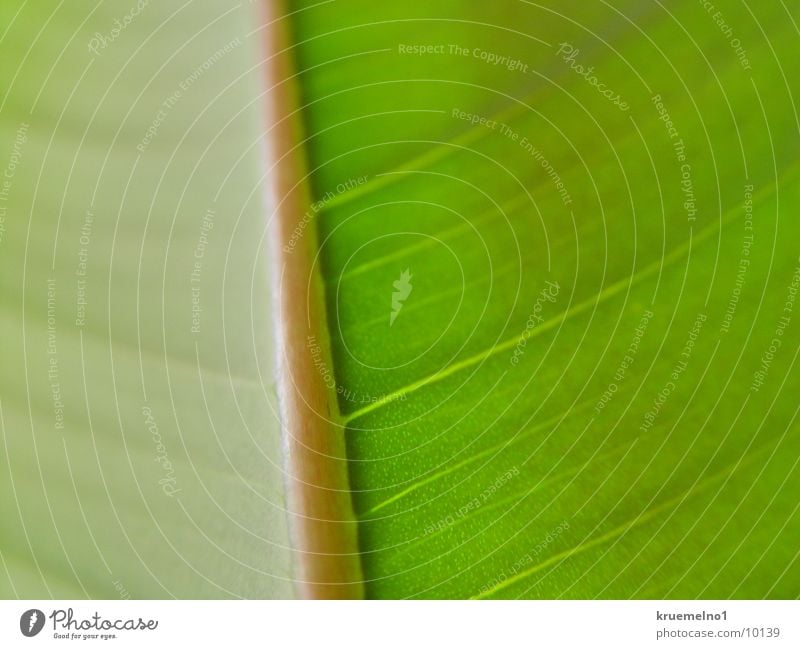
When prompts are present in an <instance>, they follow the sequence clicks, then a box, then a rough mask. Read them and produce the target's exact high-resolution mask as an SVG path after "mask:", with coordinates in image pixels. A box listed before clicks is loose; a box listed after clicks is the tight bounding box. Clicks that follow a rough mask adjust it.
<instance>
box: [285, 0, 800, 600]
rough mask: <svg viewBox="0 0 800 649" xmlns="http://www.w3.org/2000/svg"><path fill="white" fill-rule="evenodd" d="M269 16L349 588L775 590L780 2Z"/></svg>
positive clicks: (785, 497)
mask: <svg viewBox="0 0 800 649" xmlns="http://www.w3.org/2000/svg"><path fill="white" fill-rule="evenodd" d="M292 9H293V11H294V12H295V13H293V14H292V19H293V25H294V30H295V40H296V43H297V46H296V48H295V54H296V59H297V69H298V79H299V83H300V87H301V89H302V93H303V101H302V105H303V116H304V119H305V122H306V127H307V138H308V139H307V141H306V145H307V149H308V155H309V159H310V165H309V167H310V178H311V182H312V186H313V190H314V199H315V200H316V201H319V202H320V203H319V204H318V209H317V210H316V211H315V212H314V215H313V222H314V223H315V225H316V227H317V230H318V234H319V242H320V243H319V252H320V259H321V261H320V269H321V274H322V276H323V279H324V284H325V297H326V301H327V305H328V318H329V322H330V337H331V346H332V355H333V364H334V370H335V374H336V378H337V389H338V392H339V399H338V405H339V409H340V413H341V416H342V419H343V421H344V422H345V424H346V429H345V433H344V434H345V437H346V444H347V454H348V459H349V463H350V481H351V487H352V490H353V499H354V507H355V510H356V515H357V517H358V519H359V539H360V549H361V553H362V563H363V570H364V578H365V580H366V594H367V596H369V597H379V598H406V597H429V598H434V597H436V598H438V597H450V598H467V597H479V598H483V597H501V598H517V597H544V598H559V597H570V598H593V597H604V598H629V597H637V598H696V597H713V598H728V597H746V598H762V597H769V598H778V597H780V598H794V597H797V596H798V595H799V594H800V592H798V584H799V583H800V562H798V550H797V547H798V544H797V540H798V538H800V536H799V535H800V515H799V514H798V507H799V506H798V499H797V493H798V491H800V474H799V473H798V466H797V465H798V458H799V457H800V435H799V434H798V432H799V431H798V423H797V418H796V416H797V410H798V405H797V399H796V396H794V395H796V394H797V392H798V387H799V386H798V381H799V380H800V379H799V377H800V373H798V372H797V369H796V367H795V362H796V360H797V353H798V349H799V348H800V346H799V343H800V322H799V321H798V320H800V314H798V308H799V307H798V306H797V303H796V301H795V297H796V294H797V290H798V286H799V285H800V259H798V254H799V253H800V248H798V245H797V241H798V236H800V231H799V230H800V223H799V222H798V219H797V218H796V212H797V207H798V205H800V179H798V165H797V152H798V150H800V147H799V146H798V145H799V144H800V142H798V135H800V133H799V130H800V122H798V115H797V111H796V104H797V89H798V87H800V86H798V82H800V70H799V69H798V60H797V56H796V49H797V41H798V37H800V31H799V30H798V26H797V25H798V21H799V20H800V18H799V17H798V14H797V10H796V7H792V6H787V4H786V3H741V2H733V1H732V0H731V1H727V0H720V1H719V2H715V3H714V8H713V9H709V8H707V7H706V6H705V5H704V4H703V3H698V2H689V1H688V0H686V1H684V2H677V3H670V4H669V6H666V5H664V4H661V3H642V2H638V1H635V0H621V1H618V2H614V3H607V2H598V3H586V2H566V3H565V2H546V3H543V4H542V3H533V2H525V1H519V2H517V1H512V0H508V1H503V2H492V3H472V2H455V1H438V2H426V3H375V2H366V1H365V0H353V1H351V2H347V3H344V2H322V3H318V2H311V1H309V2H299V1H298V2H294V3H292ZM589 68H591V70H589ZM604 92H605V93H606V94H602V93H604Z"/></svg>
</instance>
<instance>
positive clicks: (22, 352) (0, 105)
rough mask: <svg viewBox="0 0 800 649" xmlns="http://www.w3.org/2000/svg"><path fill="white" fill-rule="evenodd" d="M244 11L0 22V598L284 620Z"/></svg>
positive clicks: (125, 11)
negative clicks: (218, 608) (225, 602)
mask: <svg viewBox="0 0 800 649" xmlns="http://www.w3.org/2000/svg"><path fill="white" fill-rule="evenodd" d="M253 9H254V7H252V6H251V5H248V4H247V3H243V4H242V5H235V4H234V5H231V4H230V3H224V2H217V1H211V0H208V1H206V0H203V1H202V2H187V3H177V2H170V3H156V2H145V1H142V2H139V3H138V4H137V3H136V2H131V3H130V6H128V5H126V4H124V3H123V4H119V3H113V4H109V3H91V4H86V5H83V4H76V3H64V2H62V3H52V4H51V3H47V4H41V3H30V2H27V3H26V2H5V3H3V5H2V7H0V16H2V20H0V61H2V63H1V64H0V65H2V68H1V69H2V72H0V77H1V78H2V84H0V88H2V95H0V165H1V166H2V168H3V171H2V172H0V173H4V174H5V176H4V178H3V181H4V184H3V186H2V195H1V196H0V215H1V216H2V219H0V267H1V268H2V270H0V282H1V283H2V289H0V290H1V291H2V311H0V340H2V349H3V351H2V358H3V360H2V366H0V367H1V369H0V431H1V432H2V444H0V464H1V465H2V467H3V468H2V470H0V516H2V520H3V524H2V527H1V528H0V558H1V559H2V561H1V562H0V563H2V566H1V567H0V596H2V597H7V598H10V597H19V598H24V599H37V598H43V597H56V598H82V597H92V598H101V599H102V598H109V599H113V598H116V597H133V598H169V597H178V598H204V597H215V598H227V597H290V596H292V594H293V588H292V583H291V580H292V575H291V567H290V561H289V547H288V545H289V542H288V533H287V526H286V522H285V520H286V519H285V512H284V509H285V496H284V490H283V470H282V464H283V462H282V458H281V452H280V441H279V434H278V428H279V427H278V423H277V419H276V414H275V412H276V406H275V388H274V381H275V378H274V365H273V361H272V357H273V350H272V348H271V340H272V332H271V321H270V319H269V317H268V315H269V293H268V289H269V287H268V282H267V274H266V260H265V257H264V255H263V248H264V244H263V242H264V236H265V218H264V209H263V191H262V181H263V174H264V170H263V165H262V162H261V160H262V155H261V138H262V134H263V132H264V124H263V112H262V110H261V106H262V99H263V84H262V81H261V78H260V75H259V70H258V68H257V66H256V63H257V62H258V61H259V57H260V56H261V43H260V42H259V41H258V40H257V37H258V36H259V35H258V34H256V35H254V33H253V32H254V26H255V25H256V24H257V20H258V18H257V16H256V13H255V12H254V10H253Z"/></svg>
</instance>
